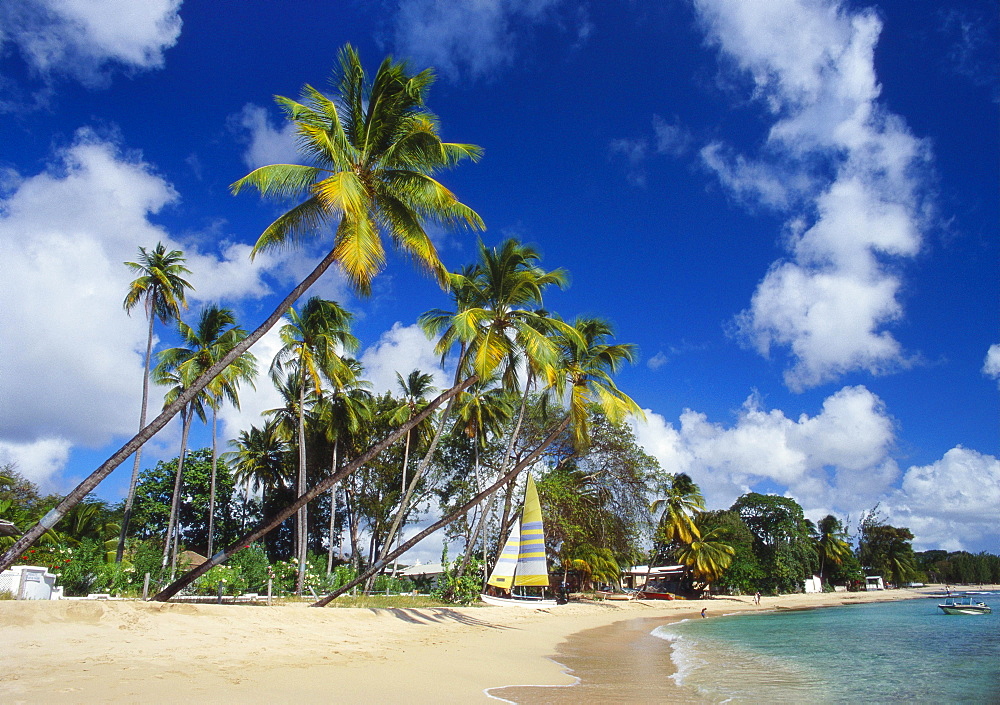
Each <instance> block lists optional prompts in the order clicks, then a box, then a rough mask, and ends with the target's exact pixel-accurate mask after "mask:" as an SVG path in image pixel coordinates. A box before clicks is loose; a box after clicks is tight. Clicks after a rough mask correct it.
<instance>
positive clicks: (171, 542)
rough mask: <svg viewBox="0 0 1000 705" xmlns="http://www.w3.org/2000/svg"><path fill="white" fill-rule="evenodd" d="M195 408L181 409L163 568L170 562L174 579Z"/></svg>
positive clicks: (171, 576) (171, 577)
mask: <svg viewBox="0 0 1000 705" xmlns="http://www.w3.org/2000/svg"><path fill="white" fill-rule="evenodd" d="M193 413H194V412H193V410H192V409H191V408H190V407H188V408H185V409H184V410H183V411H181V428H182V430H181V452H180V455H178V456H177V472H176V473H174V493H173V497H172V499H171V502H170V519H169V521H168V522H167V540H166V542H165V543H164V545H163V562H162V564H161V567H162V568H166V567H167V562H168V561H169V562H170V579H171V580H173V579H174V570H175V568H176V567H177V549H176V546H177V544H178V540H177V537H178V535H179V534H180V527H179V526H178V525H179V524H180V521H179V516H178V515H179V514H180V506H181V478H182V476H183V474H184V456H185V454H186V453H187V440H188V431H190V430H191V416H192V414H193Z"/></svg>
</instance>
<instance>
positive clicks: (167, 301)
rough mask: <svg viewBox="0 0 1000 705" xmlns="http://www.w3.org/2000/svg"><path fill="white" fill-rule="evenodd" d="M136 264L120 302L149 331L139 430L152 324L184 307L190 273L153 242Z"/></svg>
mask: <svg viewBox="0 0 1000 705" xmlns="http://www.w3.org/2000/svg"><path fill="white" fill-rule="evenodd" d="M137 259H138V260H139V261H138V262H126V263H125V266H126V267H128V268H129V269H131V270H132V271H133V272H136V273H138V274H139V276H138V277H137V278H136V279H134V280H133V281H132V283H131V284H130V285H129V290H128V293H127V294H126V295H125V300H124V301H123V302H122V307H123V308H124V309H125V312H126V313H127V314H129V315H131V314H132V309H133V308H135V307H136V305H138V304H139V303H140V302H142V304H143V308H144V309H145V310H146V318H147V319H148V321H149V328H148V331H147V333H146V357H145V361H144V363H143V367H142V406H141V407H140V408H139V430H140V431H141V430H142V428H143V427H144V426H145V425H146V406H147V404H148V402H149V365H150V360H151V358H152V355H153V321H154V320H157V319H159V321H160V323H161V324H163V325H168V324H169V323H170V322H171V321H173V320H174V319H176V318H177V317H178V316H179V315H180V309H181V308H182V307H184V308H186V307H187V301H186V299H185V289H193V288H194V287H193V286H191V284H190V283H188V282H187V281H186V280H185V279H184V278H183V276H182V275H184V274H190V273H191V270H189V269H188V268H187V267H185V266H184V255H183V253H182V252H181V251H180V250H170V251H169V252H167V248H166V247H164V246H163V243H162V242H158V243H156V247H154V248H153V250H152V251H151V252H146V248H144V247H140V248H139V257H138V258H137ZM141 458H142V446H139V448H137V449H136V451H135V462H134V463H133V465H132V480H131V482H130V483H129V488H128V495H126V497H125V513H124V516H123V517H122V525H121V532H120V533H119V535H118V547H117V549H116V551H115V562H116V563H121V561H122V553H123V552H124V550H125V535H126V534H127V533H128V525H129V521H130V520H131V519H132V503H133V502H134V501H135V487H136V483H137V482H138V480H139V463H140V461H141Z"/></svg>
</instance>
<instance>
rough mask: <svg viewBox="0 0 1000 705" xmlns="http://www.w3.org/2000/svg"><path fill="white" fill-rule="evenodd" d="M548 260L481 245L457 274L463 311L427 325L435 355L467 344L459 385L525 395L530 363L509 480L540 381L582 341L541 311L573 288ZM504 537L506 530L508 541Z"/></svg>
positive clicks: (513, 246) (427, 317) (438, 312)
mask: <svg viewBox="0 0 1000 705" xmlns="http://www.w3.org/2000/svg"><path fill="white" fill-rule="evenodd" d="M540 260H541V255H540V253H539V252H538V251H537V250H536V249H535V248H533V247H531V246H530V245H523V244H521V243H519V242H517V241H516V240H513V239H508V240H505V241H504V242H502V243H501V244H500V246H499V247H496V248H489V247H487V246H486V245H485V244H484V243H483V242H482V241H480V243H479V261H478V262H477V263H476V265H475V266H473V267H470V268H466V269H465V270H462V271H461V272H457V273H454V274H452V275H451V287H452V292H453V297H454V301H455V310H454V311H447V310H442V309H434V310H431V311H428V312H427V313H425V314H423V315H422V316H421V317H420V319H419V323H420V325H421V327H422V328H423V329H424V331H425V332H426V333H427V334H428V335H432V336H434V335H436V336H438V337H439V339H438V343H437V345H436V347H435V352H437V353H438V354H439V355H441V356H442V358H444V357H445V356H446V355H447V354H448V352H449V351H450V350H451V348H453V347H454V345H455V344H456V343H459V344H460V353H459V360H458V364H457V366H456V373H455V374H456V381H457V380H458V379H460V378H461V377H462V376H465V375H476V376H477V377H478V378H479V379H481V380H485V379H490V378H492V377H494V376H498V377H499V378H500V379H501V381H502V383H503V385H504V386H505V387H506V388H507V389H520V384H519V380H518V368H519V367H520V366H521V363H522V362H524V363H525V364H526V366H527V370H528V379H527V380H526V381H525V383H524V388H523V396H522V403H521V409H520V413H519V415H518V420H517V423H516V424H515V426H514V428H513V430H512V432H511V437H510V441H509V443H508V446H507V451H506V453H505V455H504V459H503V461H502V463H501V467H500V472H501V474H502V473H503V472H504V470H505V469H506V466H507V463H508V462H509V460H510V455H511V452H512V450H513V443H514V439H515V438H516V437H517V434H518V432H519V430H520V426H521V422H522V420H523V417H524V410H525V405H526V402H527V397H528V394H529V393H530V390H531V384H532V379H533V375H535V374H539V373H540V374H542V375H543V376H545V375H546V373H545V372H544V370H546V369H548V368H551V367H552V366H553V365H554V364H555V363H556V361H557V359H558V349H557V346H556V344H555V342H554V339H553V337H554V336H556V335H563V336H567V337H574V336H575V335H576V332H575V330H574V329H573V328H572V327H570V326H568V325H566V324H565V323H563V322H562V321H560V320H558V319H555V318H550V317H549V316H548V315H547V314H546V313H545V312H544V311H542V310H541V306H542V295H543V293H544V291H545V289H547V288H548V287H549V286H553V285H555V286H558V287H560V288H565V287H566V286H567V285H568V283H569V275H568V273H567V272H566V271H565V270H563V269H555V270H552V271H550V272H546V271H545V270H544V269H542V268H541V267H540V266H539V262H540ZM578 342H582V341H578ZM418 472H420V471H419V470H418ZM512 487H513V483H512V484H511V486H509V487H508V492H507V498H506V500H505V502H504V513H503V518H502V520H501V523H504V522H505V521H506V517H507V515H508V513H509V511H510V502H511V497H512ZM503 534H504V532H503V530H501V537H502V535H503ZM500 541H501V542H502V541H503V538H500ZM497 552H499V545H498V547H497Z"/></svg>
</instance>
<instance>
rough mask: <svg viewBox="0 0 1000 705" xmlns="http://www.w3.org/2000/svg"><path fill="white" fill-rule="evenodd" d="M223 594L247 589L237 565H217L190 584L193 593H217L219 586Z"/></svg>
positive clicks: (238, 593) (235, 593)
mask: <svg viewBox="0 0 1000 705" xmlns="http://www.w3.org/2000/svg"><path fill="white" fill-rule="evenodd" d="M220 585H221V586H222V594H223V595H242V594H243V593H245V592H246V591H247V580H246V578H245V577H244V576H243V574H242V572H241V571H240V568H239V566H232V565H217V566H215V567H214V568H212V569H211V570H209V571H208V572H207V573H205V574H204V575H203V576H201V577H200V578H198V579H197V580H195V581H194V583H193V584H192V585H191V592H192V593H193V594H195V595H217V594H219V586H220Z"/></svg>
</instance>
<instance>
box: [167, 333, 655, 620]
mask: <svg viewBox="0 0 1000 705" xmlns="http://www.w3.org/2000/svg"><path fill="white" fill-rule="evenodd" d="M611 336H612V328H611V325H610V324H609V323H607V322H606V321H603V320H600V319H596V318H579V319H577V320H576V321H575V322H574V324H573V333H572V334H571V335H566V334H559V335H557V336H556V344H557V349H558V351H559V359H558V363H557V366H555V368H554V369H553V370H551V372H550V374H549V375H548V376H549V384H550V387H551V388H552V390H553V391H554V392H555V393H556V394H557V396H559V397H560V398H566V399H567V400H568V409H567V413H566V414H565V415H564V416H563V418H562V420H561V421H560V422H559V423H557V424H556V425H555V426H554V427H553V428H552V430H551V431H550V433H549V435H548V436H546V438H545V439H544V440H543V441H542V442H541V443H540V444H539V445H538V446H537V447H536V448H535V450H533V451H532V452H531V453H528V454H527V455H526V456H525V457H524V458H522V459H521V461H520V462H519V463H517V465H515V466H514V467H513V468H511V469H510V470H509V471H508V472H507V473H506V474H504V475H502V476H501V477H500V478H499V479H498V480H497V481H496V482H494V483H493V484H492V485H491V486H490V487H487V488H486V489H484V490H482V491H480V492H479V493H477V494H476V496H475V497H473V498H472V499H470V500H469V501H468V502H466V503H465V504H463V505H462V506H460V507H457V508H456V509H454V510H453V511H452V512H451V513H450V514H448V515H447V516H445V517H443V518H441V519H439V520H438V521H436V522H434V523H432V524H431V525H430V526H428V527H427V528H425V529H423V530H422V531H420V532H419V533H417V534H416V535H415V536H413V537H411V538H409V539H407V540H406V541H404V542H403V543H402V544H401V545H400V546H399V547H397V548H396V549H395V550H393V551H390V552H389V553H388V554H387V555H385V556H383V557H382V558H380V559H379V560H378V561H376V562H375V563H374V564H372V565H371V566H369V567H368V569H367V570H365V571H364V572H363V573H361V574H360V575H358V577H357V578H355V579H353V580H351V581H349V582H348V583H347V584H345V585H343V586H341V587H340V588H338V589H337V590H335V591H334V592H332V593H330V594H329V595H327V596H326V597H324V598H323V599H322V600H319V601H318V602H316V603H315V605H314V606H316V607H322V606H325V605H327V604H329V603H330V601H331V600H333V599H334V598H336V597H337V596H338V595H342V594H343V593H345V592H347V591H348V590H350V589H351V588H353V587H354V586H355V585H358V584H360V583H361V582H364V581H365V580H367V579H368V578H369V577H370V576H372V575H374V574H375V573H377V572H378V571H379V570H381V569H382V568H384V567H385V566H386V565H387V564H388V563H389V561H391V560H394V559H395V558H396V557H397V556H400V555H402V554H403V553H405V552H406V551H408V550H409V549H410V548H412V547H413V546H415V545H416V544H417V543H419V542H420V541H422V540H423V539H424V538H426V537H427V536H429V535H431V534H432V533H434V532H435V531H437V530H439V529H441V528H442V527H444V526H447V525H448V524H451V523H452V522H453V521H455V520H456V519H458V518H460V517H462V516H464V515H465V514H466V512H468V511H469V510H470V509H472V508H473V507H475V506H477V505H478V504H479V503H480V502H482V501H483V500H484V499H486V498H487V497H488V496H490V495H491V494H493V493H494V492H496V491H497V489H499V488H500V487H501V486H503V485H505V484H506V483H508V482H510V481H511V480H512V479H514V478H516V477H517V475H518V474H519V473H520V472H521V471H522V470H524V469H525V468H527V467H530V466H531V465H532V464H533V463H535V462H537V461H538V458H539V457H540V456H541V454H542V453H543V452H544V451H545V449H546V448H548V447H549V446H550V445H552V443H554V442H555V441H556V439H558V438H559V437H560V436H562V434H563V433H565V431H566V429H567V428H570V426H571V425H572V426H573V427H574V428H573V429H572V433H571V437H572V438H573V439H574V441H575V442H577V443H579V444H581V445H583V444H585V440H581V433H583V434H586V432H587V431H588V429H589V422H588V421H587V419H586V416H587V407H588V406H589V405H595V406H597V407H598V408H600V409H601V411H602V412H603V413H604V414H605V416H607V417H608V419H609V420H611V421H612V422H614V423H617V422H620V421H622V420H623V419H624V417H625V416H626V415H628V414H632V415H634V416H636V417H638V418H642V416H643V413H642V410H641V409H640V408H639V406H638V405H637V404H636V403H635V402H634V401H633V400H632V399H631V398H630V397H629V396H628V395H626V394H625V393H624V392H622V391H621V390H620V389H618V387H617V386H615V383H614V380H613V379H612V378H611V375H612V374H613V373H614V372H617V371H618V370H619V369H620V368H621V366H622V365H623V364H624V363H626V362H632V361H633V360H634V359H635V354H636V350H635V346H633V345H631V344H628V343H619V344H615V343H611V342H609V341H610V338H611ZM580 425H582V426H583V429H582V431H578V430H577V428H576V427H577V426H580ZM303 499H304V498H303ZM300 501H301V499H300ZM199 570H201V569H199ZM206 570H207V569H206ZM161 595H163V596H164V597H166V596H167V595H164V593H161ZM158 599H159V598H158Z"/></svg>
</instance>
